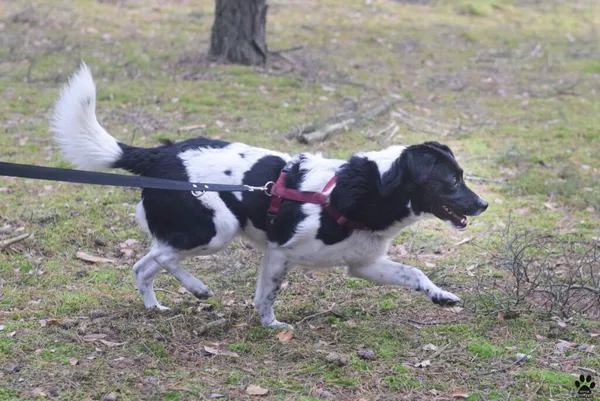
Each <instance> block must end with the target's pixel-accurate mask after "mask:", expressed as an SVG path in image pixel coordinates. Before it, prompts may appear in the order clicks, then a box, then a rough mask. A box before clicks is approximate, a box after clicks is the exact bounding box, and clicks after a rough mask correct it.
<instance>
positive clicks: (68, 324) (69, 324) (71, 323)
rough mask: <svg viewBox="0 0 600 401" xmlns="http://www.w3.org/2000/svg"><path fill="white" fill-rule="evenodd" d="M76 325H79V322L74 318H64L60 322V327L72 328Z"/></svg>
mask: <svg viewBox="0 0 600 401" xmlns="http://www.w3.org/2000/svg"><path fill="white" fill-rule="evenodd" d="M75 326H77V322H76V321H75V320H73V319H63V320H61V322H60V327H61V328H63V329H65V330H69V329H72V328H73V327H75Z"/></svg>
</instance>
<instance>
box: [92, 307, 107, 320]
mask: <svg viewBox="0 0 600 401" xmlns="http://www.w3.org/2000/svg"><path fill="white" fill-rule="evenodd" d="M104 316H107V313H106V312H105V311H103V310H102V309H96V310H93V311H92V313H90V318H91V319H92V320H93V319H98V318H100V317H104Z"/></svg>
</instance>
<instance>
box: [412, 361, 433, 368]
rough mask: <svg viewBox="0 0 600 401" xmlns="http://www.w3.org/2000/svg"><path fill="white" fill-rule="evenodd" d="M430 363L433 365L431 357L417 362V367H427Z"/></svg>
mask: <svg viewBox="0 0 600 401" xmlns="http://www.w3.org/2000/svg"><path fill="white" fill-rule="evenodd" d="M429 365H431V361H430V360H429V359H425V360H424V361H422V362H419V363H417V364H415V368H425V367H427V366H429Z"/></svg>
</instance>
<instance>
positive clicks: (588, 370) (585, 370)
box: [575, 366, 600, 376]
mask: <svg viewBox="0 0 600 401" xmlns="http://www.w3.org/2000/svg"><path fill="white" fill-rule="evenodd" d="M575 369H579V370H583V371H584V372H588V373H592V374H594V375H596V376H598V375H600V373H598V372H596V371H595V370H594V369H590V368H585V367H583V366H575Z"/></svg>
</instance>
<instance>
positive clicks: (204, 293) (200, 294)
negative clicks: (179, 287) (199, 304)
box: [188, 288, 214, 300]
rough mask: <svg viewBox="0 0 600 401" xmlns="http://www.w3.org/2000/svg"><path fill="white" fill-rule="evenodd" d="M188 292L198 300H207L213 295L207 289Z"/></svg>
mask: <svg viewBox="0 0 600 401" xmlns="http://www.w3.org/2000/svg"><path fill="white" fill-rule="evenodd" d="M188 291H189V292H190V294H192V295H193V296H195V297H196V298H198V299H199V300H204V299H208V298H210V297H212V296H213V295H214V293H213V292H212V291H211V290H209V289H208V288H206V289H197V288H191V289H189V290H188Z"/></svg>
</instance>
